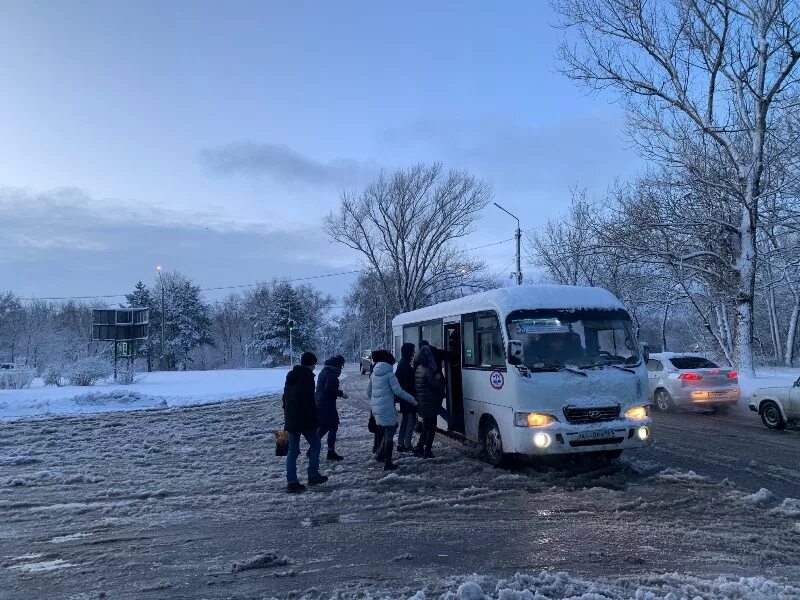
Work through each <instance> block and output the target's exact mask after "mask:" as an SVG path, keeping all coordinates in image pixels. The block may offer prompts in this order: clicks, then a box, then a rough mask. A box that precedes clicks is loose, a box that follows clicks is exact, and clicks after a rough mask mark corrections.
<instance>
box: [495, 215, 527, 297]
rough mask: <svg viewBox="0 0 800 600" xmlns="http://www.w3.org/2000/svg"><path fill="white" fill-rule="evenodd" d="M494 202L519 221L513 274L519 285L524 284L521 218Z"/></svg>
mask: <svg viewBox="0 0 800 600" xmlns="http://www.w3.org/2000/svg"><path fill="white" fill-rule="evenodd" d="M493 204H494V205H495V206H496V207H497V208H499V209H500V210H502V211H503V212H504V213H506V214H507V215H509V216H510V217H512V218H513V219H515V220H516V221H517V231H516V233H515V234H514V237H515V238H516V241H517V270H516V272H515V273H513V276H514V277H516V279H517V285H522V255H521V251H520V250H521V248H520V246H521V245H522V229H520V227H519V219H517V217H516V216H514V215H512V214H511V213H510V212H508V211H507V210H506V209H505V208H503V207H502V206H500V205H499V204H498V203H497V202H494V203H493Z"/></svg>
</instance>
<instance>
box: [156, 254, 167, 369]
mask: <svg viewBox="0 0 800 600" xmlns="http://www.w3.org/2000/svg"><path fill="white" fill-rule="evenodd" d="M156 271H158V282H159V285H160V287H161V368H162V369H164V322H165V321H166V316H167V315H166V314H165V313H164V277H163V276H162V275H161V265H156Z"/></svg>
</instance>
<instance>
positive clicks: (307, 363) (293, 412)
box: [283, 352, 328, 493]
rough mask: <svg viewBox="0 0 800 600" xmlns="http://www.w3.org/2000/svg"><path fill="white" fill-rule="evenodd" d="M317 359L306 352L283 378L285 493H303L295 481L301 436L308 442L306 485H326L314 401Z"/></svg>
mask: <svg viewBox="0 0 800 600" xmlns="http://www.w3.org/2000/svg"><path fill="white" fill-rule="evenodd" d="M316 364H317V357H316V356H314V355H313V354H312V353H311V352H306V353H305V354H303V356H302V357H301V358H300V364H299V365H296V366H295V367H294V368H293V369H292V370H291V371H289V373H288V374H287V375H286V385H285V386H284V388H283V416H284V425H283V428H284V430H286V432H288V434H289V452H288V454H287V455H286V483H287V485H286V491H287V492H290V493H296V492H302V491H305V489H306V488H305V486H304V485H303V484H302V483H300V481H299V480H298V479H297V457H298V456H300V437H301V436H302V437H304V438H306V441H307V442H308V446H309V449H308V485H317V484H320V483H325V482H326V481H328V478H327V477H325V476H324V475H322V474H320V472H319V447H320V442H319V432H318V430H317V428H318V426H319V423H318V421H317V406H316V403H315V402H314V366H315V365H316Z"/></svg>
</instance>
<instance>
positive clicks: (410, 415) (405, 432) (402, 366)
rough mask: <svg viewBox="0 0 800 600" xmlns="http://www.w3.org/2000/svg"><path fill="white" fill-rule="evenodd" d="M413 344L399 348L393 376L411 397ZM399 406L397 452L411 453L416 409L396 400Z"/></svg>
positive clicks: (414, 390) (412, 388) (414, 391)
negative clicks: (398, 356)
mask: <svg viewBox="0 0 800 600" xmlns="http://www.w3.org/2000/svg"><path fill="white" fill-rule="evenodd" d="M414 349H415V348H414V344H411V343H406V344H403V345H402V346H401V347H400V360H399V362H398V363H397V369H396V370H395V375H396V376H397V381H399V382H400V387H401V388H403V390H404V391H406V392H408V393H409V394H411V395H412V396H414V395H415V394H416V389H415V383H414V367H413V366H412V365H411V361H412V360H413V359H414ZM396 399H397V401H398V403H399V404H400V414H402V415H403V419H402V421H400V433H399V435H398V438H397V451H398V452H411V450H412V447H411V441H412V438H413V437H414V426H415V425H416V424H417V407H416V406H414V405H412V404H409V403H408V402H406V401H405V400H401V399H399V398H396Z"/></svg>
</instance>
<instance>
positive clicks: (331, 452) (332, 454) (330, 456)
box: [328, 450, 344, 460]
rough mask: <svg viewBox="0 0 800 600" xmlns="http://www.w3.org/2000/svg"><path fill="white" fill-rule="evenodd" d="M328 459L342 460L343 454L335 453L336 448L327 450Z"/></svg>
mask: <svg viewBox="0 0 800 600" xmlns="http://www.w3.org/2000/svg"><path fill="white" fill-rule="evenodd" d="M328 460H344V456H340V455H339V454H336V450H328Z"/></svg>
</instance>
